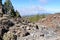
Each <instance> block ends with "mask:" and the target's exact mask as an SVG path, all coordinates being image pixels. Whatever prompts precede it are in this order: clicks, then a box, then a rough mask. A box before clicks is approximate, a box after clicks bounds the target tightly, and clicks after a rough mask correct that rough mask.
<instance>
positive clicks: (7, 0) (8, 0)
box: [4, 0, 14, 11]
mask: <svg viewBox="0 0 60 40" xmlns="http://www.w3.org/2000/svg"><path fill="white" fill-rule="evenodd" d="M4 6H5V8H6V10H7V11H9V10H10V9H14V8H13V5H12V3H11V1H10V0H6V1H5V3H4Z"/></svg>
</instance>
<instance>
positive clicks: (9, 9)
mask: <svg viewBox="0 0 60 40" xmlns="http://www.w3.org/2000/svg"><path fill="white" fill-rule="evenodd" d="M4 6H5V9H6V12H7V14H9V15H10V16H11V17H18V16H19V17H21V16H20V15H19V12H18V11H15V10H14V7H13V5H12V3H11V1H10V0H6V1H5V3H4Z"/></svg>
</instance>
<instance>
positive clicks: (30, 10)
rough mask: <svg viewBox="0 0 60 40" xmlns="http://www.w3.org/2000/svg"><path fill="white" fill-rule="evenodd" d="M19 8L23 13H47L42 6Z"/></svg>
mask: <svg viewBox="0 0 60 40" xmlns="http://www.w3.org/2000/svg"><path fill="white" fill-rule="evenodd" d="M18 10H19V11H20V14H21V15H34V14H38V13H46V10H45V9H44V8H43V7H41V6H31V7H28V8H25V7H23V8H20V9H18Z"/></svg>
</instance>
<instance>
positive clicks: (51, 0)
mask: <svg viewBox="0 0 60 40" xmlns="http://www.w3.org/2000/svg"><path fill="white" fill-rule="evenodd" d="M4 1H5V0H3V2H4ZM11 2H12V4H13V6H14V8H15V9H16V10H18V11H19V12H20V14H21V15H22V16H23V15H34V14H41V13H55V12H60V0H11Z"/></svg>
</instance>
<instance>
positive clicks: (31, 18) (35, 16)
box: [28, 14, 46, 22]
mask: <svg viewBox="0 0 60 40" xmlns="http://www.w3.org/2000/svg"><path fill="white" fill-rule="evenodd" d="M45 17H46V15H45V14H42V15H38V14H37V15H34V16H30V17H29V18H28V19H29V20H30V21H31V22H37V21H38V20H40V19H42V18H45Z"/></svg>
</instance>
